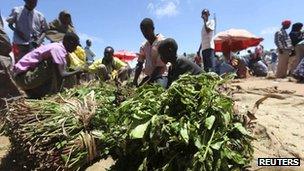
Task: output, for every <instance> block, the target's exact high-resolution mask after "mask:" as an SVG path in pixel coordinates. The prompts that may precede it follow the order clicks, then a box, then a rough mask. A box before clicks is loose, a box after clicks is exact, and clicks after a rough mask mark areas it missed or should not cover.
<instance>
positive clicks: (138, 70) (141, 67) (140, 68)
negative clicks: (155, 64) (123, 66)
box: [133, 62, 144, 86]
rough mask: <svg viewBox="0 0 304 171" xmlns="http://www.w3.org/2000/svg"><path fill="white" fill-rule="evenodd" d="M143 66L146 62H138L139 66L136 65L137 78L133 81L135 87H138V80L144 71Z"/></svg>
mask: <svg viewBox="0 0 304 171" xmlns="http://www.w3.org/2000/svg"><path fill="white" fill-rule="evenodd" d="M143 65H144V62H138V63H137V65H136V68H135V76H134V80H133V84H134V85H136V86H137V85H138V78H139V75H140V73H141V71H142V69H143Z"/></svg>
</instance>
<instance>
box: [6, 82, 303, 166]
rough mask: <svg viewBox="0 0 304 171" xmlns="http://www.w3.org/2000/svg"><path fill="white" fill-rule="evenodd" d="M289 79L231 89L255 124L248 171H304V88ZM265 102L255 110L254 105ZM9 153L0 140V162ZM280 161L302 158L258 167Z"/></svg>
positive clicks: (102, 163) (239, 107)
mask: <svg viewBox="0 0 304 171" xmlns="http://www.w3.org/2000/svg"><path fill="white" fill-rule="evenodd" d="M291 81H292V80H291V79H283V80H273V79H261V78H250V79H247V80H235V81H234V82H233V83H232V85H233V86H234V87H236V88H237V89H240V90H239V91H238V92H237V93H236V94H235V95H234V99H235V100H236V108H237V110H239V112H240V113H241V114H247V113H248V111H250V112H251V113H252V114H253V115H254V117H255V118H256V119H255V120H252V122H255V123H254V124H253V125H252V128H253V129H252V130H253V135H254V137H255V138H256V140H254V141H253V145H254V150H255V152H254V159H253V161H252V164H251V167H252V168H251V169H250V170H273V171H277V170H283V171H285V170H286V171H287V170H288V171H289V170H296V171H302V170H304V131H303V129H304V84H297V83H294V82H291ZM269 94H270V95H271V96H270V97H269V98H267V99H266V100H264V101H263V102H262V103H261V104H260V105H259V108H258V109H256V108H255V110H254V104H255V103H256V102H257V101H258V100H260V99H261V98H263V97H265V96H268V95H269ZM8 149H9V140H8V139H7V138H6V137H3V136H2V137H1V136H0V159H1V158H3V157H4V156H5V154H6V153H7V150H8ZM266 157H281V158H294V157H297V158H301V166H300V167H294V168H291V167H290V168H287V167H280V168H265V167H258V166H257V159H258V158H266ZM113 162H114V161H113V160H111V159H108V160H103V161H100V162H98V163H96V164H94V165H93V166H91V167H90V168H88V169H87V170H88V171H103V170H106V168H108V167H110V166H111V164H113Z"/></svg>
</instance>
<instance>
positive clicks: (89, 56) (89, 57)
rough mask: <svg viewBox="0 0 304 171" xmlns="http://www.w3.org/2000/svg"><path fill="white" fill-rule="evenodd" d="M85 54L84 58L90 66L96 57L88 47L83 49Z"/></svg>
mask: <svg viewBox="0 0 304 171" xmlns="http://www.w3.org/2000/svg"><path fill="white" fill-rule="evenodd" d="M84 50H85V53H86V57H87V62H88V63H89V64H92V63H93V62H94V57H95V56H96V55H95V53H94V52H93V51H92V50H91V49H90V47H89V46H86V47H85V48H84Z"/></svg>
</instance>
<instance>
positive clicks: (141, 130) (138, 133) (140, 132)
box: [130, 121, 150, 139]
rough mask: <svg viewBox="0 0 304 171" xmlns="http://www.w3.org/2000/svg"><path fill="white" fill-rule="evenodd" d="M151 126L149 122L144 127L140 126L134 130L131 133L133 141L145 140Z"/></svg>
mask: <svg viewBox="0 0 304 171" xmlns="http://www.w3.org/2000/svg"><path fill="white" fill-rule="evenodd" d="M149 124H150V121H148V122H146V123H144V124H142V125H138V126H137V127H136V128H134V129H133V130H132V131H131V133H130V136H131V138H132V139H140V138H143V137H144V135H145V132H146V130H147V128H148V126H149Z"/></svg>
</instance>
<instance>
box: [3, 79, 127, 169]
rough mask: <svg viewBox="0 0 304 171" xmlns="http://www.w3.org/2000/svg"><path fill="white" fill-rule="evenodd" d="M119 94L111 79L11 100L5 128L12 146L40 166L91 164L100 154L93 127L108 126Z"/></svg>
mask: <svg viewBox="0 0 304 171" xmlns="http://www.w3.org/2000/svg"><path fill="white" fill-rule="evenodd" d="M116 94H119V95H123V93H121V92H117V90H116V88H115V86H113V84H111V83H110V84H100V85H99V84H94V85H85V86H82V87H77V88H74V89H71V90H67V91H65V92H63V93H61V94H58V95H55V96H52V97H47V98H45V99H42V100H30V99H26V100H25V99H21V100H19V101H16V102H14V103H10V104H9V105H10V106H9V109H10V110H9V111H8V112H7V114H6V120H7V126H6V127H7V128H8V129H7V131H6V132H7V135H8V136H9V137H10V140H11V142H12V147H13V148H18V149H19V150H22V151H24V153H27V154H26V155H27V156H28V158H29V159H31V162H33V161H34V162H35V163H36V164H35V165H34V166H35V167H37V168H36V169H38V170H39V169H40V170H45V169H50V170H78V169H80V168H82V167H83V166H85V165H88V164H91V162H92V161H93V160H95V159H96V158H97V157H98V156H99V153H98V148H97V147H96V143H95V139H96V137H94V136H93V135H92V133H91V131H92V130H94V129H99V130H103V129H106V128H108V126H107V125H106V118H107V115H108V113H107V111H109V110H113V109H114V106H115V105H116V104H114V103H113V102H114V101H115V99H116ZM106 109H109V110H106Z"/></svg>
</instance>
